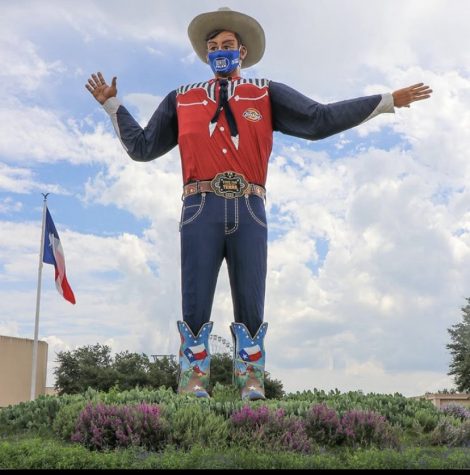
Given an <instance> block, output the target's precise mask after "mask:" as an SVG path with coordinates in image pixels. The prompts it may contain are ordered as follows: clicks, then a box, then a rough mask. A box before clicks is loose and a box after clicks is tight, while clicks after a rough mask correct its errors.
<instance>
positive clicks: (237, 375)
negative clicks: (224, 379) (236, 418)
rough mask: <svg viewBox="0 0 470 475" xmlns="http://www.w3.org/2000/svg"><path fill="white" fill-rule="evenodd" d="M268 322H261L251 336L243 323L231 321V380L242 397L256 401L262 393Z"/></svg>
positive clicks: (262, 397)
mask: <svg viewBox="0 0 470 475" xmlns="http://www.w3.org/2000/svg"><path fill="white" fill-rule="evenodd" d="M267 329H268V324H267V323H266V322H265V323H262V324H261V326H260V327H259V328H258V331H257V332H256V335H255V336H254V337H252V336H251V334H250V332H249V330H248V328H247V327H246V326H245V325H244V324H243V323H232V324H231V326H230V330H231V331H232V336H233V341H234V345H233V346H234V358H233V380H234V384H235V386H236V387H237V388H239V389H240V391H241V397H242V399H246V400H249V401H256V400H257V399H266V397H265V395H264V365H265V356H266V354H265V351H264V337H265V335H266V330H267Z"/></svg>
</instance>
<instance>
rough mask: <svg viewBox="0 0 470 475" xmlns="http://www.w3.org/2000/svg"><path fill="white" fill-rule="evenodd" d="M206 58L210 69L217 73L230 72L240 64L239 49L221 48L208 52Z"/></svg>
mask: <svg viewBox="0 0 470 475" xmlns="http://www.w3.org/2000/svg"><path fill="white" fill-rule="evenodd" d="M208 60H209V64H210V67H211V69H212V71H214V73H215V74H217V73H231V72H232V71H233V70H234V69H236V68H237V67H238V66H239V64H240V51H239V50H237V49H234V50H221V51H213V52H212V53H209V54H208Z"/></svg>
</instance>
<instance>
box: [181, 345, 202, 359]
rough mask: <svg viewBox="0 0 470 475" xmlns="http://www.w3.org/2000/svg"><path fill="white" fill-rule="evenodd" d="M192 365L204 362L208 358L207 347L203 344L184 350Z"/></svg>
mask: <svg viewBox="0 0 470 475" xmlns="http://www.w3.org/2000/svg"><path fill="white" fill-rule="evenodd" d="M184 354H185V355H186V356H187V358H188V360H189V362H190V363H192V362H193V361H198V360H203V359H204V358H205V357H206V356H207V351H206V347H205V346H204V345H203V344H200V345H197V346H189V347H188V348H186V349H185V350H184Z"/></svg>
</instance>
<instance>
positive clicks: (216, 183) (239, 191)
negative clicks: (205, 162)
mask: <svg viewBox="0 0 470 475" xmlns="http://www.w3.org/2000/svg"><path fill="white" fill-rule="evenodd" d="M211 188H212V190H213V191H214V193H215V194H216V195H217V196H223V197H224V198H239V197H241V196H243V195H244V194H245V193H246V191H247V190H248V182H247V181H246V179H245V177H244V176H243V175H242V174H240V173H235V172H223V173H219V174H218V175H216V177H215V178H213V179H212V181H211Z"/></svg>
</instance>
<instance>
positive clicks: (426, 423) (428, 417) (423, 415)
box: [415, 409, 442, 432]
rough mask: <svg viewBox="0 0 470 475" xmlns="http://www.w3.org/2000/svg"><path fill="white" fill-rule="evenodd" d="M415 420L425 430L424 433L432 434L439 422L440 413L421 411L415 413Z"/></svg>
mask: <svg viewBox="0 0 470 475" xmlns="http://www.w3.org/2000/svg"><path fill="white" fill-rule="evenodd" d="M441 417H442V416H441ZM415 420H416V421H418V423H419V425H420V426H421V427H422V428H423V432H432V431H433V430H434V429H435V428H436V427H437V424H438V422H439V413H438V412H437V411H436V410H429V409H419V410H418V411H416V413H415Z"/></svg>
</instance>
